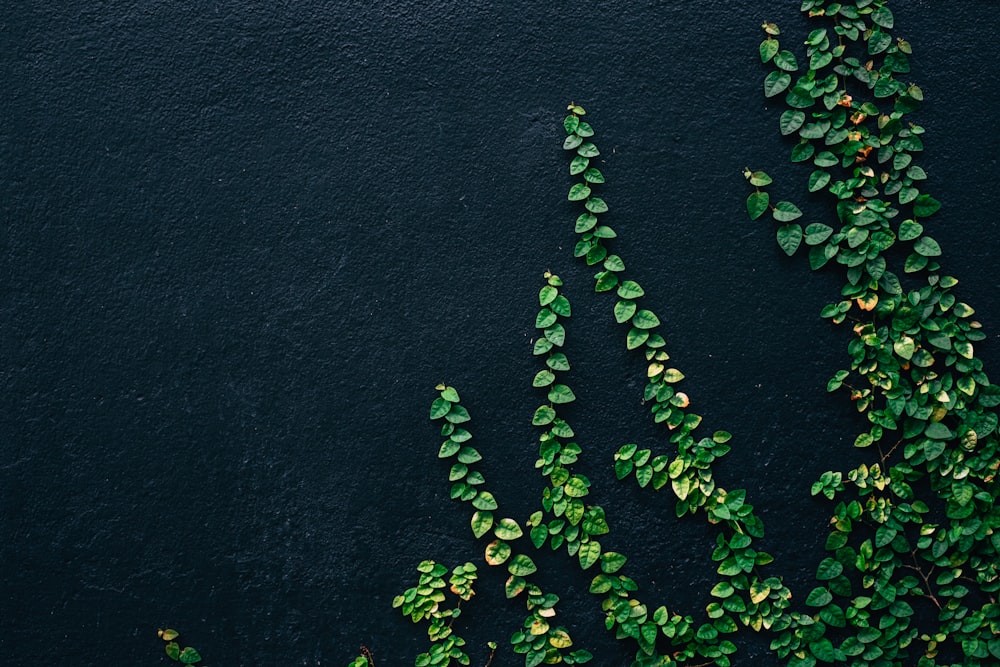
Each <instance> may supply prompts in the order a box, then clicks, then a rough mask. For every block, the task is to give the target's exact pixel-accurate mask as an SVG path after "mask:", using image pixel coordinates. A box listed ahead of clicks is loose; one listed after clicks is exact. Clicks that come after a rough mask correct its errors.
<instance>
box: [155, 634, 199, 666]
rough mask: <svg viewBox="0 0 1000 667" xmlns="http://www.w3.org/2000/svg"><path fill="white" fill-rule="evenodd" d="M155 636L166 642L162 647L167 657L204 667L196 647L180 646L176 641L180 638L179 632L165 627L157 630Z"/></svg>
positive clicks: (182, 662) (183, 663)
mask: <svg viewBox="0 0 1000 667" xmlns="http://www.w3.org/2000/svg"><path fill="white" fill-rule="evenodd" d="M156 634H157V636H158V637H159V638H160V639H162V640H163V641H165V642H166V644H164V646H163V649H164V651H166V653H167V657H169V658H170V659H171V660H175V661H177V662H179V663H181V664H182V665H198V666H199V667H204V666H203V665H202V662H201V659H202V658H201V654H200V653H198V651H197V649H195V648H193V647H191V646H184V647H182V646H181V645H180V643H179V642H178V641H177V640H178V639H179V638H180V633H179V632H177V630H174V629H172V628H167V629H165V630H157V632H156Z"/></svg>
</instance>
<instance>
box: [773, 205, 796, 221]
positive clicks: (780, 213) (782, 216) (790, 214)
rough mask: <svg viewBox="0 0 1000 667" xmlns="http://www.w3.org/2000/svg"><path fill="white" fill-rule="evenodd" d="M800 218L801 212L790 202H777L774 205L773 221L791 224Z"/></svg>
mask: <svg viewBox="0 0 1000 667" xmlns="http://www.w3.org/2000/svg"><path fill="white" fill-rule="evenodd" d="M801 217H802V211H800V210H799V208H798V207H797V206H796V205H795V204H793V203H791V202H787V201H779V202H778V203H777V204H775V205H774V219H775V220H777V221H778V222H791V221H792V220H795V219H796V218H801Z"/></svg>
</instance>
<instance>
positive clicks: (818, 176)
mask: <svg viewBox="0 0 1000 667" xmlns="http://www.w3.org/2000/svg"><path fill="white" fill-rule="evenodd" d="M829 182H830V174H829V173H828V172H825V171H821V170H819V169H817V170H816V171H814V172H813V173H812V174H810V175H809V192H817V191H818V190H822V189H823V188H825V187H826V184H827V183H829Z"/></svg>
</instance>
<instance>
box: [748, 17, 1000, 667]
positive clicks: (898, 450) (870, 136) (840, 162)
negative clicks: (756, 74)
mask: <svg viewBox="0 0 1000 667" xmlns="http://www.w3.org/2000/svg"><path fill="white" fill-rule="evenodd" d="M802 9H803V11H805V12H807V13H808V15H809V16H810V17H812V18H814V19H815V20H817V21H820V22H822V23H823V25H822V27H818V28H816V29H815V30H813V31H812V32H810V33H809V36H808V37H807V39H806V41H805V46H806V53H805V56H806V59H807V63H808V64H807V65H806V66H805V68H804V71H803V72H802V74H800V75H798V76H797V78H796V79H795V80H794V81H793V79H792V74H793V73H794V74H798V72H799V71H800V68H799V65H798V62H797V60H796V57H795V55H794V54H792V53H791V52H789V51H784V50H781V48H780V43H779V41H778V39H777V38H778V36H779V35H780V30H779V29H778V28H777V26H774V25H773V24H765V25H764V30H765V33H766V34H765V39H764V41H763V42H762V43H761V46H760V57H761V60H762V62H764V63H770V64H771V65H772V66H773V67H774V69H773V70H772V71H771V72H770V73H769V74H768V75H767V76H766V77H765V80H764V93H765V95H766V96H768V97H775V96H778V95H781V94H784V101H785V104H786V106H787V107H788V108H787V109H786V110H785V111H784V112H782V114H781V116H780V118H779V129H780V132H781V133H782V134H784V135H786V136H796V135H797V136H798V137H799V141H798V143H797V144H796V145H795V147H794V148H793V150H792V156H791V159H792V161H793V162H800V163H810V162H811V163H812V166H813V167H815V169H814V170H813V171H812V172H811V174H810V175H809V178H808V184H807V187H808V189H809V191H810V192H820V193H826V195H827V197H828V201H829V202H830V204H831V207H832V215H831V216H829V217H830V218H831V222H834V224H833V225H831V224H827V223H826V222H813V223H811V224H808V225H806V226H805V227H804V228H803V227H802V226H801V225H800V223H799V222H797V220H798V219H799V218H800V217H801V216H802V212H801V211H800V210H799V209H798V207H796V206H795V205H794V204H791V203H790V202H780V201H779V202H777V203H776V204H774V205H773V206H771V204H770V197H769V195H768V193H767V191H766V190H763V188H764V187H765V186H769V185H771V184H772V183H771V178H770V177H769V176H768V175H767V174H765V173H763V172H760V171H751V170H750V169H747V170H745V172H744V175H745V176H746V177H747V179H748V180H749V181H750V184H751V185H752V186H754V188H755V189H754V192H753V193H751V194H750V195H749V197H748V199H747V210H748V213H749V215H750V217H751V218H752V219H757V218H759V217H761V216H763V215H764V213H766V212H767V211H768V210H770V211H771V217H772V218H773V219H774V220H775V222H777V223H779V226H778V228H777V239H778V243H779V245H780V246H781V248H782V250H784V251H785V252H786V253H787V254H789V255H794V254H795V253H796V251H797V250H798V249H799V247H800V245H801V243H802V242H803V241H804V242H805V244H806V245H807V246H810V250H809V263H810V266H811V267H812V268H813V269H820V268H822V267H825V266H837V265H839V267H840V270H841V271H842V272H843V273H844V274H845V276H846V279H847V281H846V283H845V285H844V286H843V288H842V290H841V295H840V300H838V301H836V302H834V303H831V304H829V305H827V306H826V307H824V308H823V310H822V313H821V314H822V316H823V317H825V318H829V319H830V320H831V321H832V322H833V323H834V324H843V323H848V324H849V325H850V327H851V329H852V333H853V337H852V338H851V340H850V342H849V343H848V346H847V347H848V355H849V358H850V368H849V369H843V370H839V371H837V372H836V373H835V374H834V375H833V377H832V378H831V380H830V382H829V383H828V385H827V389H828V390H829V391H831V392H835V391H847V392H848V394H849V396H850V399H851V400H852V401H854V403H855V405H856V407H857V409H858V411H859V412H860V413H862V414H863V415H865V417H866V418H867V420H868V422H869V423H870V428H869V429H868V430H867V431H865V432H862V433H860V434H858V435H857V437H856V438H855V440H854V445H855V447H858V448H860V449H862V450H864V451H866V452H869V453H870V457H869V459H868V461H867V462H865V463H862V464H861V465H859V466H858V467H857V468H855V469H853V470H850V471H827V472H825V473H823V475H822V476H821V478H820V479H819V480H818V481H817V482H816V483H814V484H813V486H812V494H813V495H822V496H824V497H826V498H827V499H829V500H831V501H835V503H836V504H835V507H834V509H833V515H832V517H831V525H832V527H833V530H832V531H831V532H830V534H829V536H828V539H827V544H826V548H827V550H828V551H829V552H830V556H828V557H826V558H824V559H823V560H822V562H820V564H819V565H818V567H817V573H816V577H817V580H818V582H817V583H818V584H819V585H818V586H816V587H815V588H814V589H813V590H812V592H811V593H810V594H809V595H808V597H807V598H806V605H807V606H808V607H811V608H812V610H811V611H808V612H798V611H797V612H794V613H793V614H792V615H791V619H792V623H791V625H790V626H789V628H788V629H787V630H786V631H785V632H783V633H782V634H781V635H780V636H779V637H778V638H777V639H775V640H774V642H773V643H772V648H774V649H775V650H776V651H777V652H778V654H779V655H781V656H783V657H787V658H788V659H789V665H795V666H800V665H804V666H806V667H809V666H811V665H814V664H816V663H817V661H819V662H832V663H835V664H852V665H861V664H864V665H887V666H888V665H899V664H903V661H911V660H914V659H916V664H917V665H918V666H919V667H930V666H932V665H943V664H951V665H967V666H975V665H992V664H996V660H997V659H1000V639H998V636H1000V635H998V633H1000V606H998V604H997V591H998V589H1000V573H998V563H1000V555H998V554H1000V530H998V528H1000V511H998V508H997V503H996V500H997V496H998V489H997V483H996V473H997V469H998V467H1000V460H998V451H997V416H996V413H995V411H994V410H993V409H994V408H995V407H996V406H997V405H998V404H1000V388H998V387H997V386H996V385H993V384H991V383H990V381H989V378H988V376H987V375H986V373H985V372H984V371H983V365H982V362H981V360H980V359H978V358H977V357H976V356H975V349H974V343H975V342H977V341H980V340H982V339H983V338H984V337H985V336H984V334H983V333H982V331H981V326H980V324H979V323H978V322H977V321H975V320H973V319H971V317H972V315H973V314H974V310H973V309H972V308H971V307H970V306H968V305H967V304H965V303H963V302H961V301H959V300H958V298H957V296H956V294H955V293H954V288H955V286H956V285H957V284H958V281H957V280H956V279H955V278H953V277H951V276H948V275H945V274H943V273H942V272H941V266H940V264H939V259H938V258H939V257H940V256H941V255H942V248H941V246H940V244H939V243H938V242H937V241H936V240H935V239H934V238H933V237H931V236H930V235H928V234H927V233H926V230H925V224H926V222H927V218H929V217H931V216H932V215H934V214H935V213H936V212H937V211H938V210H939V208H940V206H941V204H940V202H938V201H937V200H936V199H935V198H934V197H932V196H931V195H930V194H928V193H926V192H924V191H923V189H924V181H925V180H926V179H927V173H926V172H925V171H924V170H923V169H922V168H921V167H920V166H919V165H917V164H915V162H914V160H915V156H916V155H917V154H918V153H919V152H920V151H922V150H923V147H924V145H923V141H922V139H921V136H922V135H923V134H924V130H923V128H922V127H920V126H919V125H916V124H914V123H912V122H909V120H908V116H909V115H910V114H911V113H912V112H914V111H916V110H917V109H919V107H920V106H921V103H922V101H923V91H922V90H921V89H920V88H919V86H917V85H915V84H912V83H908V82H905V81H903V80H901V79H900V78H899V76H900V75H905V74H908V73H909V71H910V65H909V60H908V56H909V55H910V54H911V53H912V47H911V45H910V44H909V43H908V42H907V41H906V40H904V39H899V38H895V39H894V38H893V36H892V35H891V31H892V29H893V28H894V26H895V17H894V15H893V13H892V11H891V10H890V8H889V6H888V3H887V2H885V0H868V1H864V0H858V1H857V2H845V3H833V2H826V1H825V0H805V1H804V2H803V3H802ZM835 225H839V229H836V228H835ZM928 490H929V492H930V493H928V492H927V491H928ZM908 664H913V663H912V662H910V663H908Z"/></svg>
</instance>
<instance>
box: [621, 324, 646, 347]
mask: <svg viewBox="0 0 1000 667" xmlns="http://www.w3.org/2000/svg"><path fill="white" fill-rule="evenodd" d="M647 338H649V331H646V330H643V329H637V328H635V327H632V328H631V329H629V332H628V336H627V338H626V341H625V344H626V346H627V347H628V349H630V350H634V349H636V348H637V347H639V346H640V345H642V344H643V343H645V342H646V339H647Z"/></svg>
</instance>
